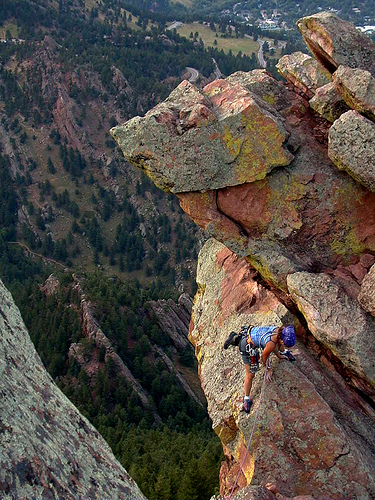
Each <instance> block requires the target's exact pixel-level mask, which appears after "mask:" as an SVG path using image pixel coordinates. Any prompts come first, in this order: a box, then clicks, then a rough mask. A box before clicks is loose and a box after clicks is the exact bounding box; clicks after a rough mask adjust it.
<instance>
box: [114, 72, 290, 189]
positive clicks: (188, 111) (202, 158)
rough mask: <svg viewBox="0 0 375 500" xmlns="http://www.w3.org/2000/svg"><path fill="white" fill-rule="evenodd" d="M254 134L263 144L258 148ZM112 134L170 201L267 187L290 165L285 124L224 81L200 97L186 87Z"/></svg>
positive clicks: (254, 99)
mask: <svg viewBox="0 0 375 500" xmlns="http://www.w3.org/2000/svg"><path fill="white" fill-rule="evenodd" d="M234 95H237V98H236V99H233V96H234ZM176 102H178V103H179V104H178V106H177V107H176ZM254 130H257V134H259V135H261V136H263V137H264V140H262V141H254ZM145 131H147V133H146V135H144V134H145ZM111 133H112V135H113V137H114V138H115V139H116V140H117V141H118V143H119V145H120V147H121V148H122V150H123V151H124V152H125V156H126V159H127V160H128V161H129V162H130V163H133V164H134V163H135V164H137V165H138V166H140V167H141V168H142V169H143V170H145V171H146V173H148V174H149V176H150V177H151V178H152V179H153V180H154V182H155V184H157V185H158V186H159V187H160V188H162V189H165V190H167V191H171V192H172V193H179V192H186V191H205V190H208V189H218V188H223V187H225V186H228V185H236V184H242V183H243V182H252V181H255V180H258V179H263V178H264V177H265V176H266V175H267V173H269V172H270V171H271V170H272V169H273V168H275V167H278V166H282V165H288V164H289V163H290V162H291V160H292V158H293V156H292V154H291V153H290V152H289V151H288V149H287V147H286V144H285V143H287V140H288V137H289V133H288V131H287V130H286V129H285V127H284V124H283V119H282V117H281V116H279V115H278V113H277V112H276V111H275V110H274V109H273V108H270V107H269V106H268V105H267V103H265V102H264V101H262V100H259V99H257V98H256V97H255V96H254V95H252V94H250V92H249V91H247V89H246V88H244V87H242V86H241V87H240V86H238V85H235V84H231V83H230V82H228V81H225V80H217V81H215V82H213V83H212V84H209V85H207V86H206V87H205V88H204V90H203V92H199V90H198V89H197V88H196V87H194V86H193V85H192V84H190V83H189V82H187V81H184V82H182V83H181V84H180V85H179V86H178V87H177V88H176V89H175V90H174V91H173V92H172V93H171V95H170V96H169V98H168V99H167V100H166V101H164V102H163V103H161V104H159V105H158V106H156V107H155V108H154V109H153V110H151V111H149V112H148V113H147V114H146V116H145V117H144V118H139V117H136V118H133V119H132V120H130V121H128V122H127V123H126V124H125V125H124V126H119V127H114V128H113V129H112V130H111ZM266 138H272V141H268V140H266ZM181 148H182V149H181Z"/></svg>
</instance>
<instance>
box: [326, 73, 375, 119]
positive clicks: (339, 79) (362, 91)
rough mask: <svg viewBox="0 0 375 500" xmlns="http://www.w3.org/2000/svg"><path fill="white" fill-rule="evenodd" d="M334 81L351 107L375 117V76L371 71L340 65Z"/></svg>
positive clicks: (371, 117)
mask: <svg viewBox="0 0 375 500" xmlns="http://www.w3.org/2000/svg"><path fill="white" fill-rule="evenodd" d="M333 81H334V85H335V87H336V88H337V90H338V91H339V93H340V95H341V96H342V98H343V99H344V101H345V102H346V103H347V105H348V106H349V107H350V108H352V109H355V110H357V111H359V112H360V113H363V114H364V115H367V116H368V118H370V119H371V120H374V119H375V78H374V77H373V76H372V75H371V73H370V72H369V71H366V70H364V69H359V68H355V69H352V68H348V67H346V66H340V67H339V68H338V70H337V71H335V73H334V74H333Z"/></svg>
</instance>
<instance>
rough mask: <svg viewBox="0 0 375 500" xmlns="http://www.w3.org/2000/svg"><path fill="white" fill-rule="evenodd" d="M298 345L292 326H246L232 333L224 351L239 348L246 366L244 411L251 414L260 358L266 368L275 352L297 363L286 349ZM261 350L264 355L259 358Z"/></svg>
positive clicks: (267, 374) (278, 355)
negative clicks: (254, 379)
mask: <svg viewBox="0 0 375 500" xmlns="http://www.w3.org/2000/svg"><path fill="white" fill-rule="evenodd" d="M295 343H296V332H295V330H294V327H293V326H292V325H288V326H285V327H283V326H245V327H242V328H241V330H240V331H239V332H231V334H230V335H229V337H228V338H227V340H226V341H225V342H224V346H223V347H224V349H228V347H229V346H230V345H234V346H238V348H239V350H240V353H241V356H242V361H243V362H244V365H245V370H246V373H245V382H244V393H245V395H244V399H243V407H242V409H243V410H244V411H245V412H246V413H250V408H251V405H252V404H253V402H252V400H251V399H250V391H251V386H252V383H253V378H254V376H255V373H256V372H257V371H258V369H259V357H260V359H261V361H262V363H263V365H264V366H266V364H267V361H268V358H269V356H270V354H271V353H272V352H273V353H275V354H276V356H277V357H278V358H279V359H286V360H289V361H295V360H296V358H295V357H294V356H293V354H292V353H291V352H289V351H288V350H286V349H285V347H293V346H294V345H295ZM259 349H262V354H261V356H259ZM271 376H272V372H271V370H270V369H268V371H267V373H266V380H267V381H270V380H271Z"/></svg>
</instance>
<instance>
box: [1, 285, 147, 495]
mask: <svg viewBox="0 0 375 500" xmlns="http://www.w3.org/2000/svg"><path fill="white" fill-rule="evenodd" d="M0 340H1V342H0V379H1V392H0V399H1V412H0V448H1V454H0V490H1V498H2V499H4V500H8V499H9V500H10V499H14V498H30V499H31V498H64V499H67V500H68V499H71V500H73V499H77V498H87V499H89V498H98V497H100V498H103V499H104V498H119V499H120V498H121V499H128V500H145V497H144V496H143V494H142V493H141V491H140V490H139V488H138V487H137V485H136V484H135V483H134V481H133V480H132V479H131V478H130V476H129V475H128V474H127V472H126V471H125V469H123V467H122V466H121V465H120V463H119V462H118V461H117V460H116V459H115V457H114V455H113V454H112V452H111V450H110V448H109V446H108V445H107V443H106V442H105V441H104V439H103V438H102V437H101V436H100V435H99V433H98V432H97V431H96V429H95V428H94V427H93V426H92V425H91V424H90V423H89V422H88V420H86V418H85V417H83V416H82V415H81V414H80V413H79V411H78V410H77V409H76V408H75V407H74V406H73V405H72V403H71V402H70V401H69V400H68V399H67V398H66V397H65V396H64V394H63V393H62V392H61V391H60V389H59V388H58V387H57V386H56V384H55V383H54V381H53V380H52V378H51V377H50V376H49V375H48V373H47V372H46V370H45V368H44V367H43V365H42V362H41V360H40V358H39V356H38V355H37V353H36V351H35V349H34V346H33V344H32V342H31V340H30V337H29V335H28V333H27V330H26V328H25V325H24V323H23V320H22V318H21V315H20V312H19V310H18V308H17V307H16V306H15V304H14V302H13V299H12V296H11V295H10V293H9V292H8V291H7V290H6V288H5V287H4V285H3V283H2V282H1V281H0Z"/></svg>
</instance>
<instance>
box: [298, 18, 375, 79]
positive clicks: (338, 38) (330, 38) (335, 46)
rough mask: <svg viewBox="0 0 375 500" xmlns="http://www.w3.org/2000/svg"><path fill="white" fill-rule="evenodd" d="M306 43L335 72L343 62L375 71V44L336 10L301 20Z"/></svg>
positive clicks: (319, 59)
mask: <svg viewBox="0 0 375 500" xmlns="http://www.w3.org/2000/svg"><path fill="white" fill-rule="evenodd" d="M297 26H298V28H299V29H300V31H301V33H302V36H303V39H304V40H305V43H306V45H307V46H308V48H309V49H310V50H311V52H312V53H313V55H314V56H315V57H316V58H317V60H318V61H320V63H321V64H322V65H323V66H324V67H326V68H327V69H328V70H329V71H330V72H331V73H333V72H334V71H335V70H336V69H337V68H338V67H339V66H340V65H344V66H349V67H350V68H361V69H365V70H367V71H370V73H372V74H375V59H374V51H375V43H374V42H373V41H372V40H371V39H370V38H369V37H368V36H366V35H365V34H364V33H361V32H360V31H358V30H357V29H356V27H355V26H354V25H353V24H352V23H349V22H348V21H344V20H342V19H340V18H339V17H338V16H337V15H336V14H334V13H332V12H320V13H319V14H314V15H312V16H308V17H304V18H302V19H300V20H299V21H298V22H297Z"/></svg>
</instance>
